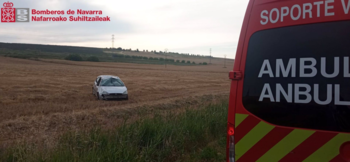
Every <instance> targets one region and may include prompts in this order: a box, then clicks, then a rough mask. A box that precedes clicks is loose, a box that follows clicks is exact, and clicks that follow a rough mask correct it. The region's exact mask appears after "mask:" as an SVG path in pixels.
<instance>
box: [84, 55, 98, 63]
mask: <svg viewBox="0 0 350 162" xmlns="http://www.w3.org/2000/svg"><path fill="white" fill-rule="evenodd" d="M86 61H91V62H99V61H100V60H99V59H98V57H96V56H90V57H88V58H87V59H86Z"/></svg>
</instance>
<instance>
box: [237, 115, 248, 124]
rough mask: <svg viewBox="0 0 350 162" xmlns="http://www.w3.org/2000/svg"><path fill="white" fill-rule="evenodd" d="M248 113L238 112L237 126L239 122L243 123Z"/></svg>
mask: <svg viewBox="0 0 350 162" xmlns="http://www.w3.org/2000/svg"><path fill="white" fill-rule="evenodd" d="M247 116H248V115H247V114H238V113H236V121H235V127H237V126H238V125H239V124H241V123H242V121H243V120H244V119H245V118H246V117H247Z"/></svg>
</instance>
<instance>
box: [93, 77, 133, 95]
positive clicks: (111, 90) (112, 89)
mask: <svg viewBox="0 0 350 162" xmlns="http://www.w3.org/2000/svg"><path fill="white" fill-rule="evenodd" d="M92 94H93V95H95V96H96V98H97V99H99V100H101V99H103V100H108V99H125V100H128V89H127V88H126V86H125V85H124V83H123V81H122V80H121V79H120V78H119V77H117V76H112V75H100V76H98V77H97V78H96V80H95V82H94V84H93V86H92Z"/></svg>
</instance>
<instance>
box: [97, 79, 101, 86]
mask: <svg viewBox="0 0 350 162" xmlns="http://www.w3.org/2000/svg"><path fill="white" fill-rule="evenodd" d="M100 83H101V78H99V79H98V80H97V86H99V85H100Z"/></svg>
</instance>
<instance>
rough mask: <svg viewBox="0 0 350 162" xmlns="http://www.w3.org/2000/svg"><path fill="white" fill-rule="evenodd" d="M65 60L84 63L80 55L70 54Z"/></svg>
mask: <svg viewBox="0 0 350 162" xmlns="http://www.w3.org/2000/svg"><path fill="white" fill-rule="evenodd" d="M64 59H66V60H71V61H83V58H82V57H81V56H80V55H78V54H69V55H68V56H67V57H66V58H64Z"/></svg>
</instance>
